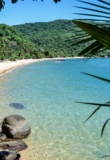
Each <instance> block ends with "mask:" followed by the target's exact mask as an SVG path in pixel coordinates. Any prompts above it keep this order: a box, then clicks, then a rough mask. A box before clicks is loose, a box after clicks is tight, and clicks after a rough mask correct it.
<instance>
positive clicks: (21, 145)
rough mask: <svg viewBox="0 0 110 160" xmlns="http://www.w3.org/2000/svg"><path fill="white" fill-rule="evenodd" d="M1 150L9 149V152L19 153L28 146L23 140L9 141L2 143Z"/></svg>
mask: <svg viewBox="0 0 110 160" xmlns="http://www.w3.org/2000/svg"><path fill="white" fill-rule="evenodd" d="M0 148H1V149H2V150H3V149H7V150H8V151H13V152H19V151H22V150H24V149H26V148H27V144H26V143H25V142H24V141H22V140H21V139H17V140H12V141H11V140H7V141H2V142H0Z"/></svg>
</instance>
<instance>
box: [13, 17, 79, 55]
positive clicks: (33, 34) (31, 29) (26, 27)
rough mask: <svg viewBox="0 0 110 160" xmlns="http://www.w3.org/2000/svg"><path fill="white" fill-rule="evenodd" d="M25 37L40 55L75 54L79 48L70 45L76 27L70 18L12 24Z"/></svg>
mask: <svg viewBox="0 0 110 160" xmlns="http://www.w3.org/2000/svg"><path fill="white" fill-rule="evenodd" d="M14 27H15V28H16V29H17V31H18V32H19V33H20V34H21V35H22V36H23V37H24V38H25V39H28V40H30V41H31V42H33V43H34V44H35V46H36V48H37V49H38V52H39V53H40V54H41V55H42V56H48V57H56V56H58V55H60V56H64V57H65V56H76V55H77V54H78V52H79V51H80V49H81V48H79V47H77V48H76V46H73V45H71V43H70V41H69V40H71V41H72V42H74V37H75V35H76V34H77V32H76V31H77V30H78V28H77V27H75V26H74V24H73V22H72V21H70V20H56V21H52V22H37V23H26V24H22V25H17V26H14Z"/></svg>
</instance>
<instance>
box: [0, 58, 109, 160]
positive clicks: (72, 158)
mask: <svg viewBox="0 0 110 160" xmlns="http://www.w3.org/2000/svg"><path fill="white" fill-rule="evenodd" d="M81 72H87V73H91V74H95V75H98V76H103V77H105V78H109V79H110V59H91V60H89V61H87V62H86V63H85V61H84V60H82V59H67V60H66V61H61V62H55V61H53V60H52V61H44V62H38V63H33V64H30V65H28V66H23V67H20V68H18V69H17V70H13V71H12V72H10V73H7V74H5V75H4V76H2V77H0V112H1V117H0V119H1V120H2V119H3V118H4V117H5V116H7V115H10V114H20V115H22V116H24V117H25V118H26V119H27V120H28V121H29V123H30V125H31V127H32V132H31V134H30V136H29V137H28V138H27V139H25V142H26V143H27V144H28V146H29V148H28V149H27V150H26V151H25V160H30V159H32V160H99V159H104V158H101V157H102V156H104V155H108V154H110V138H109V137H110V122H109V123H108V124H107V127H106V129H105V132H104V135H103V137H102V138H100V133H101V127H102V126H103V124H104V122H105V121H106V120H107V119H108V118H109V117H110V114H109V111H110V109H109V108H107V107H102V108H101V109H100V110H99V111H97V113H96V114H95V115H94V116H93V117H92V118H91V119H90V120H88V121H87V122H86V123H84V122H85V120H86V118H87V117H88V116H89V115H90V114H91V113H92V112H93V110H95V109H96V107H95V106H92V105H84V104H80V103H76V101H82V102H97V103H99V102H100V103H105V102H108V101H110V84H109V83H106V82H103V81H100V80H98V79H95V78H92V77H89V76H87V75H84V74H82V73H81ZM13 103H14V104H15V103H20V104H22V106H19V105H18V106H15V105H13ZM105 159H107V158H105Z"/></svg>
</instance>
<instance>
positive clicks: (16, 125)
mask: <svg viewBox="0 0 110 160" xmlns="http://www.w3.org/2000/svg"><path fill="white" fill-rule="evenodd" d="M30 131H31V128H30V126H29V124H28V122H27V120H26V119H25V118H24V117H22V116H20V115H10V116H7V117H6V118H4V120H3V123H2V132H3V133H4V134H5V135H6V136H7V137H8V138H15V139H22V138H25V137H27V136H28V135H29V134H30Z"/></svg>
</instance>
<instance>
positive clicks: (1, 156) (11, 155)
mask: <svg viewBox="0 0 110 160" xmlns="http://www.w3.org/2000/svg"><path fill="white" fill-rule="evenodd" d="M19 157H20V155H19V154H17V153H15V152H7V151H1V152H0V160H17V159H19Z"/></svg>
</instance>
